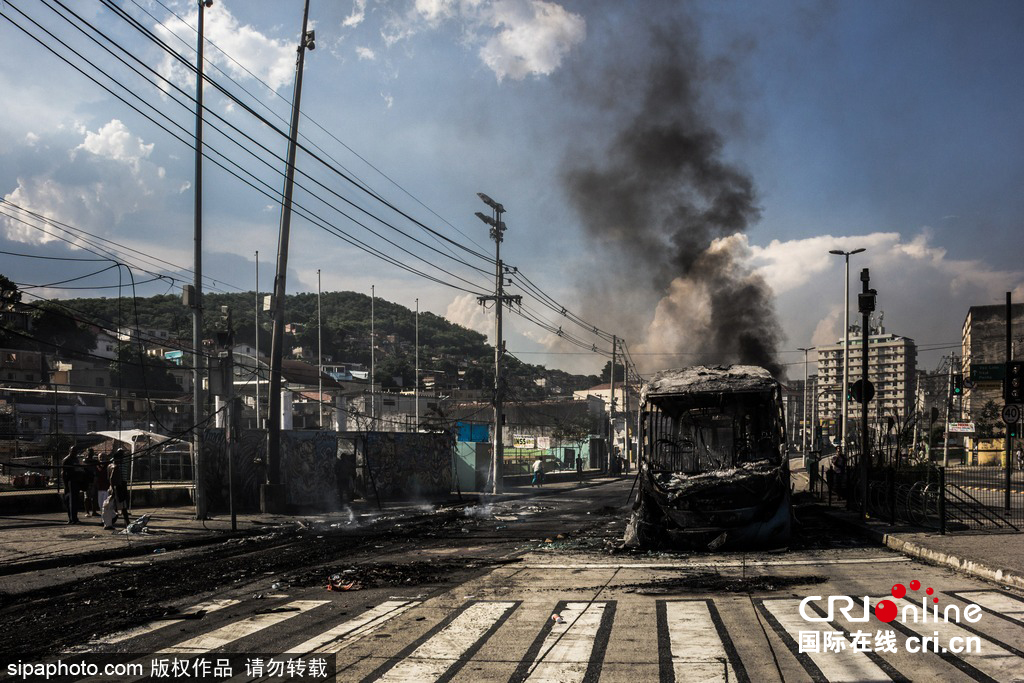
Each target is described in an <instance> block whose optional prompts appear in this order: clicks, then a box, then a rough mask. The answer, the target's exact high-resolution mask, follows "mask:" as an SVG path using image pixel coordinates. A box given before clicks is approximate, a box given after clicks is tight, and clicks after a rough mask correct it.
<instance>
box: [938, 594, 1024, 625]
mask: <svg viewBox="0 0 1024 683" xmlns="http://www.w3.org/2000/svg"><path fill="white" fill-rule="evenodd" d="M950 595H954V596H956V597H958V598H960V599H961V600H965V601H967V602H973V603H975V604H978V605H981V606H982V607H984V608H985V609H986V610H987V611H989V612H993V613H994V614H996V615H997V616H1002V617H1005V618H1006V619H1010V620H1012V621H1016V622H1017V623H1019V624H1022V625H1024V600H1021V599H1020V598H1014V597H1011V596H1009V595H1007V594H1005V593H1000V592H999V591H954V592H952V593H950Z"/></svg>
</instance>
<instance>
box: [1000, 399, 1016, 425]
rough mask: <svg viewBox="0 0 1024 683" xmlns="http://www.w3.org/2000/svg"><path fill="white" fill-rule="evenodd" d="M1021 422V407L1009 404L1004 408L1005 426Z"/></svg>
mask: <svg viewBox="0 0 1024 683" xmlns="http://www.w3.org/2000/svg"><path fill="white" fill-rule="evenodd" d="M1019 421H1020V406H1019V405H1017V404H1016V403H1007V404H1006V405H1005V406H1003V424H1008V425H1012V424H1015V423H1017V422H1019Z"/></svg>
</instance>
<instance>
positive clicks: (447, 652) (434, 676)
mask: <svg viewBox="0 0 1024 683" xmlns="http://www.w3.org/2000/svg"><path fill="white" fill-rule="evenodd" d="M518 605H519V603H518V602H485V601H480V602H473V603H470V604H468V605H467V606H466V607H465V608H464V609H462V610H461V611H459V612H457V613H455V614H454V615H453V616H452V617H449V618H448V619H445V620H444V621H442V622H441V623H440V624H438V625H437V626H436V627H435V628H434V629H431V630H430V631H429V632H427V634H426V635H425V636H423V637H422V638H420V639H418V640H417V641H415V642H414V643H413V644H412V645H411V646H410V647H408V648H406V649H405V650H403V651H402V652H401V653H400V654H399V655H398V656H396V657H394V658H392V659H391V660H390V661H388V662H387V663H386V664H384V665H383V666H382V667H380V668H378V669H377V670H376V671H374V672H373V673H372V674H370V675H369V676H368V677H366V678H365V679H363V680H364V681H366V682H367V683H369V682H370V681H404V682H408V683H425V682H426V681H437V680H439V679H442V678H443V679H444V680H447V679H448V678H450V677H451V676H452V675H454V673H455V672H456V671H457V670H458V668H459V667H461V665H462V664H464V663H465V662H466V660H468V659H469V658H470V657H472V655H473V653H474V652H476V651H477V650H479V649H480V647H481V646H482V645H483V643H484V641H485V640H486V639H487V638H488V637H489V636H490V635H491V634H492V633H493V632H494V631H496V630H497V629H498V627H500V626H501V624H502V623H504V621H505V619H507V618H508V616H509V615H510V614H511V613H512V610H513V609H515V608H516V607H517V606H518Z"/></svg>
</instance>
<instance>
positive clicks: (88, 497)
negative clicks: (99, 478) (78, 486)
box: [82, 448, 100, 517]
mask: <svg viewBox="0 0 1024 683" xmlns="http://www.w3.org/2000/svg"><path fill="white" fill-rule="evenodd" d="M96 465H97V463H96V451H94V450H93V449H91V448H89V449H86V451H85V459H84V460H83V461H82V484H83V488H84V489H85V516H86V517H98V516H99V514H100V513H99V512H98V510H99V508H98V507H97V505H96Z"/></svg>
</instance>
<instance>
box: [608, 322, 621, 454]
mask: <svg viewBox="0 0 1024 683" xmlns="http://www.w3.org/2000/svg"><path fill="white" fill-rule="evenodd" d="M618 344H619V339H618V337H616V336H615V335H614V334H613V335H612V365H611V372H610V373H609V384H610V386H611V390H612V393H611V396H612V400H611V403H610V404H609V405H608V443H609V448H608V466H607V469H605V472H607V473H609V474H611V471H612V462H613V458H614V457H615V352H616V350H617V349H618Z"/></svg>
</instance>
